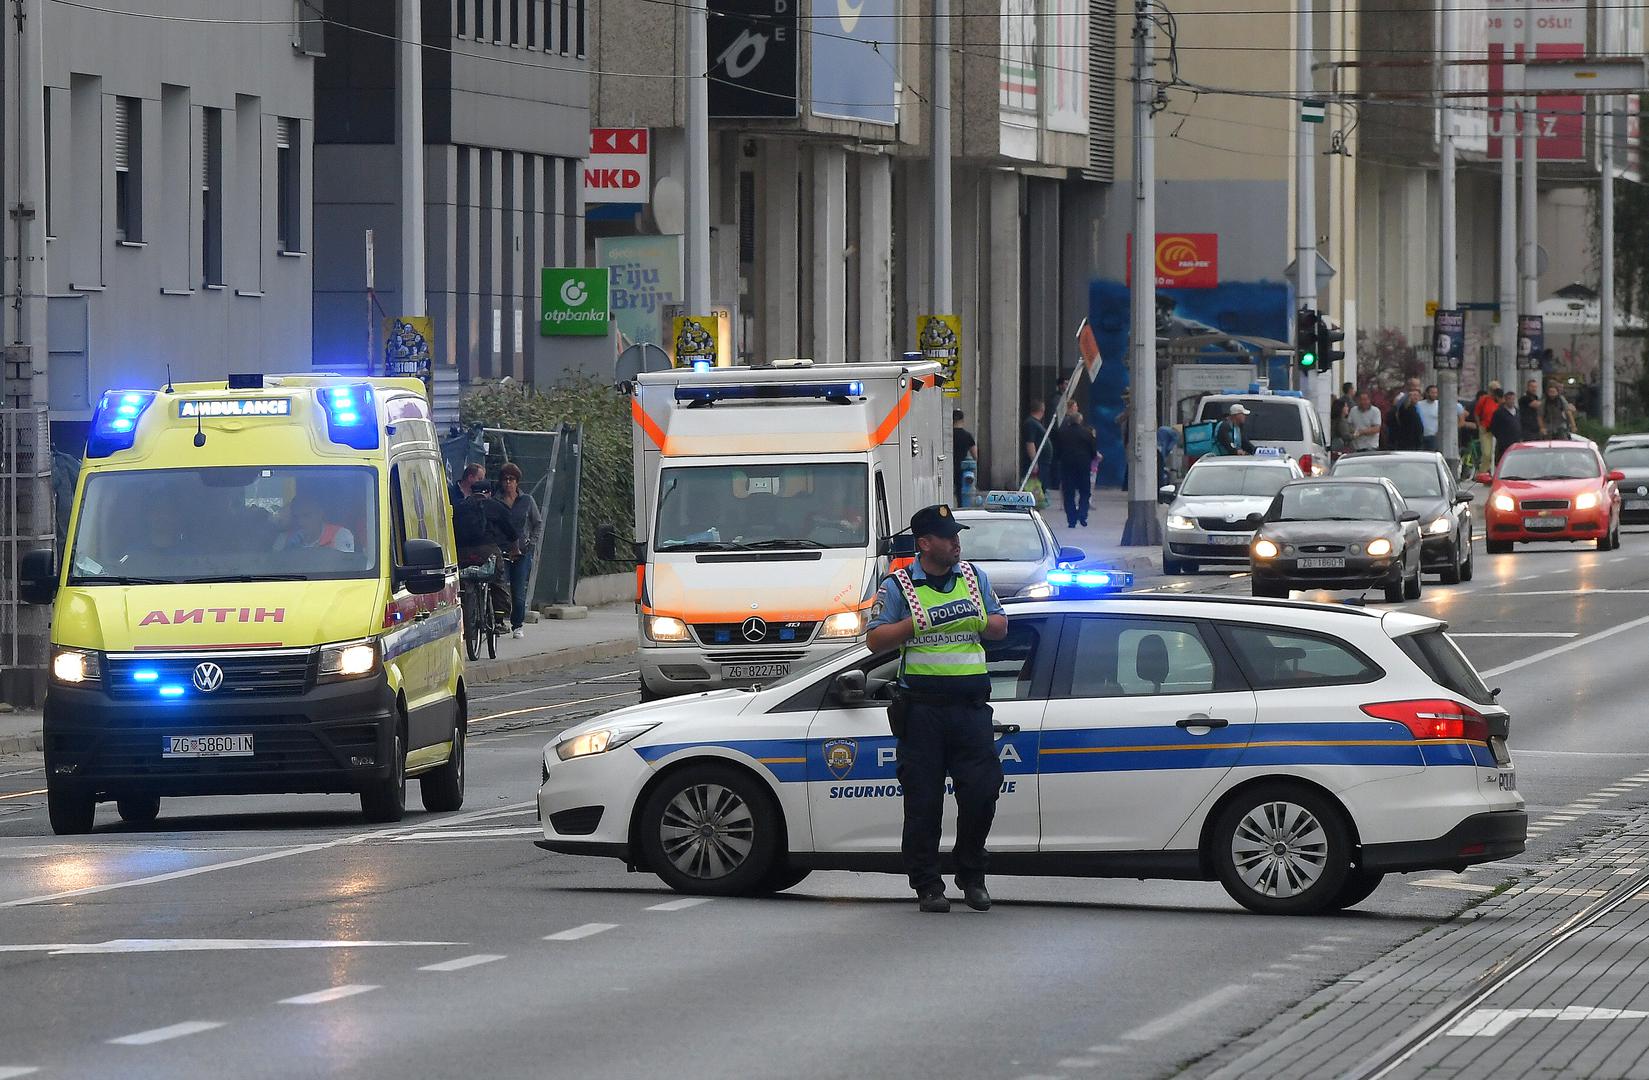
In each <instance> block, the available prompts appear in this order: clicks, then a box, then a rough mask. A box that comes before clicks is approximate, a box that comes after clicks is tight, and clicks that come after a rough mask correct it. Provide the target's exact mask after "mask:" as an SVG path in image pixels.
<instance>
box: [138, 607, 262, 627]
mask: <svg viewBox="0 0 1649 1080" xmlns="http://www.w3.org/2000/svg"><path fill="white" fill-rule="evenodd" d="M207 612H211V614H212V616H213V618H212V621H213V622H216V623H225V622H229V621H230V616H231V615H233V616H235V619H234V621H235V622H241V623H261V622H285V621H286V609H285V608H227V607H215V608H174V609H173V610H172V613H171V615H169V616H168V615H167V614H166V612H164V611H151V612H149V614H147V615H145V616H143V618H142V620H141V621H140V622H139V623H138V624H137V625H138V626H139V627H140V628H141V627H144V626H182V625H183V624H185V623H204V622H206V614H207Z"/></svg>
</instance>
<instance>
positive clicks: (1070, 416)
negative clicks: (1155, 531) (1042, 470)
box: [1053, 401, 1099, 529]
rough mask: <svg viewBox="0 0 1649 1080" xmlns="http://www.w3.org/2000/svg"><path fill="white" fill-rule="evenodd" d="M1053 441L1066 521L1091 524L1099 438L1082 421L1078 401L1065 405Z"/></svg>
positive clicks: (1075, 523)
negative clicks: (1089, 508) (1089, 514)
mask: <svg viewBox="0 0 1649 1080" xmlns="http://www.w3.org/2000/svg"><path fill="white" fill-rule="evenodd" d="M1053 443H1054V449H1055V453H1056V459H1057V460H1058V462H1059V479H1060V485H1059V491H1060V495H1061V496H1062V497H1063V498H1064V502H1065V524H1066V525H1067V526H1068V527H1070V528H1072V529H1074V528H1076V527H1077V526H1078V525H1086V524H1088V505H1089V502H1090V501H1091V499H1092V497H1093V489H1092V487H1091V481H1092V478H1093V467H1094V460H1095V459H1096V458H1098V457H1099V439H1098V437H1097V436H1096V435H1095V434H1094V429H1093V428H1091V427H1089V426H1088V425H1087V424H1086V423H1085V422H1084V421H1083V419H1082V413H1081V412H1080V411H1078V410H1077V407H1076V402H1074V401H1072V402H1069V403H1068V404H1067V405H1066V409H1065V416H1064V418H1063V419H1062V420H1060V422H1059V426H1058V427H1057V428H1055V429H1054V434H1053Z"/></svg>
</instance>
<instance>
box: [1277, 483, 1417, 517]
mask: <svg viewBox="0 0 1649 1080" xmlns="http://www.w3.org/2000/svg"><path fill="white" fill-rule="evenodd" d="M1279 498H1280V500H1281V502H1282V506H1281V507H1280V508H1279V509H1278V511H1277V513H1275V514H1273V515H1270V517H1271V520H1272V521H1391V520H1392V509H1391V500H1390V499H1388V498H1387V497H1386V493H1385V491H1383V490H1382V489H1380V488H1378V487H1376V486H1375V485H1373V484H1335V483H1328V484H1298V485H1296V486H1294V487H1286V488H1283V490H1282V494H1281V495H1280V496H1279Z"/></svg>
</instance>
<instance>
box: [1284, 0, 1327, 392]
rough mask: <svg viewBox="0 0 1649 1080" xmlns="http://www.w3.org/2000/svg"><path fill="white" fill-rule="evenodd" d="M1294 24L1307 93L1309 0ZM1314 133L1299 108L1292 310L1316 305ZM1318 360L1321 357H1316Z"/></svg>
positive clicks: (1303, 380) (1306, 377) (1305, 93)
mask: <svg viewBox="0 0 1649 1080" xmlns="http://www.w3.org/2000/svg"><path fill="white" fill-rule="evenodd" d="M1295 11H1296V14H1295V25H1294V37H1295V41H1294V45H1295V48H1294V92H1295V93H1296V94H1299V95H1301V96H1302V98H1307V97H1310V96H1311V91H1312V75H1311V56H1312V52H1311V30H1312V27H1311V0H1298V6H1297V7H1296V9H1295ZM1316 150H1317V134H1316V131H1315V129H1314V128H1313V126H1312V125H1311V124H1308V123H1306V121H1305V118H1304V113H1303V111H1302V109H1299V108H1297V109H1296V112H1295V116H1294V187H1295V189H1296V190H1295V192H1294V206H1295V214H1296V216H1295V221H1294V272H1295V275H1296V276H1297V278H1298V284H1296V285H1295V286H1294V291H1295V293H1296V294H1298V295H1297V296H1296V297H1295V300H1294V310H1296V311H1298V310H1299V309H1301V308H1311V309H1313V310H1315V309H1316V307H1317V160H1316V157H1317V154H1316ZM1319 362H1321V361H1319ZM1291 366H1292V367H1294V368H1296V369H1298V370H1299V372H1300V390H1301V391H1303V392H1304V393H1305V398H1306V400H1307V401H1311V400H1312V397H1311V372H1310V371H1309V370H1307V369H1304V368H1300V367H1299V365H1298V364H1294V365H1291Z"/></svg>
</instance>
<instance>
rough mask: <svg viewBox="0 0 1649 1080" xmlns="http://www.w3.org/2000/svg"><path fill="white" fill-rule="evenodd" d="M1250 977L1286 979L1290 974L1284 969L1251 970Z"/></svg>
mask: <svg viewBox="0 0 1649 1080" xmlns="http://www.w3.org/2000/svg"><path fill="white" fill-rule="evenodd" d="M1248 977H1249V978H1250V979H1286V978H1288V975H1287V973H1286V972H1282V971H1254V972H1250V973H1249V975H1248Z"/></svg>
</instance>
